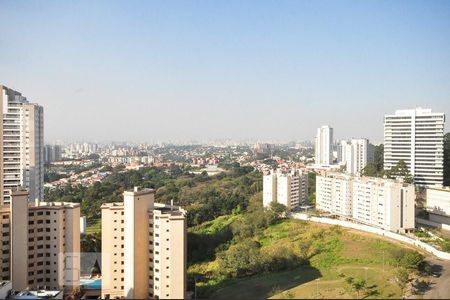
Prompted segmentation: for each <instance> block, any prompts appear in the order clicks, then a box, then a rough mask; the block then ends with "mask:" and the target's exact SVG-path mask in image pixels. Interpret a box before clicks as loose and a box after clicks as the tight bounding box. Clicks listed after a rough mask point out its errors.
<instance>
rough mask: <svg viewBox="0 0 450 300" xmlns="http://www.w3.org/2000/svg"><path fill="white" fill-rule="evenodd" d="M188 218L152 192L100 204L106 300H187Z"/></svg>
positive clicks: (130, 193)
mask: <svg viewBox="0 0 450 300" xmlns="http://www.w3.org/2000/svg"><path fill="white" fill-rule="evenodd" d="M185 214H186V212H185V211H184V210H182V209H181V208H180V207H176V206H172V205H164V204H158V203H154V191H153V190H149V189H143V190H139V189H137V188H135V190H134V191H127V192H125V193H124V202H123V203H107V204H104V205H102V298H106V297H110V298H138V299H143V298H156V299H158V298H159V299H165V298H166V299H167V298H178V299H182V298H185V297H186V261H187V260H186V251H187V250H186V246H187V243H186V220H185Z"/></svg>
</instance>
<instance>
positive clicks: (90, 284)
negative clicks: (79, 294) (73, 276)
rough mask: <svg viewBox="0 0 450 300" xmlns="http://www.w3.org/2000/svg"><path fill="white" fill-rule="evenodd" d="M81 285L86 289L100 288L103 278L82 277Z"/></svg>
mask: <svg viewBox="0 0 450 300" xmlns="http://www.w3.org/2000/svg"><path fill="white" fill-rule="evenodd" d="M80 286H82V287H84V288H85V289H92V290H99V289H101V288H102V279H101V278H98V279H80Z"/></svg>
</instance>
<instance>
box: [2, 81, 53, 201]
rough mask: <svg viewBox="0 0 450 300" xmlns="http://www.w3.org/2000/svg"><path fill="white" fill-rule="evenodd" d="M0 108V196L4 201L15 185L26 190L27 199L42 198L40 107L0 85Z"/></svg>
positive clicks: (42, 166) (42, 147)
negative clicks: (0, 121) (0, 124)
mask: <svg viewBox="0 0 450 300" xmlns="http://www.w3.org/2000/svg"><path fill="white" fill-rule="evenodd" d="M0 103H1V104H0V105H1V106H2V111H3V134H2V137H1V141H0V142H1V144H2V145H3V148H2V151H1V154H2V158H3V159H2V166H1V170H0V176H1V178H2V183H3V184H2V190H1V191H0V192H1V195H4V197H2V198H3V199H0V201H4V202H5V203H9V202H10V200H11V196H10V195H11V191H12V190H14V189H16V188H17V187H19V186H22V187H25V188H27V189H28V190H29V200H30V201H34V200H35V199H40V200H42V199H43V198H44V124H43V123H44V110H43V107H42V106H39V105H37V104H32V103H29V102H28V100H27V98H25V97H24V96H22V94H20V93H19V92H17V91H14V90H12V89H9V88H7V87H5V86H0Z"/></svg>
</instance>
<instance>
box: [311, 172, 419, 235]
mask: <svg viewBox="0 0 450 300" xmlns="http://www.w3.org/2000/svg"><path fill="white" fill-rule="evenodd" d="M414 203H415V191H414V186H413V185H411V184H405V183H402V182H400V181H395V180H392V179H383V178H372V177H356V176H349V175H345V174H340V173H336V174H327V175H325V176H317V177H316V206H317V208H318V209H320V210H323V211H327V212H330V213H332V214H336V215H338V216H341V217H346V218H351V219H353V220H355V221H358V222H360V223H364V224H367V225H371V226H375V227H379V228H382V229H386V230H390V231H394V232H405V231H408V230H411V229H414V226H415V219H414V217H415V216H414Z"/></svg>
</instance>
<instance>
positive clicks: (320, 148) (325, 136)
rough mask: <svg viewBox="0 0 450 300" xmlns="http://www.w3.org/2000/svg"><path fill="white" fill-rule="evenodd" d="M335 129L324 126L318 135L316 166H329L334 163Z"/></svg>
mask: <svg viewBox="0 0 450 300" xmlns="http://www.w3.org/2000/svg"><path fill="white" fill-rule="evenodd" d="M332 145H333V128H331V127H330V126H322V127H320V128H318V129H317V135H316V149H315V151H316V154H315V159H316V165H320V166H329V165H331V164H332V163H333V148H332Z"/></svg>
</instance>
